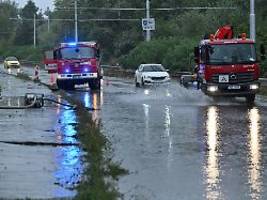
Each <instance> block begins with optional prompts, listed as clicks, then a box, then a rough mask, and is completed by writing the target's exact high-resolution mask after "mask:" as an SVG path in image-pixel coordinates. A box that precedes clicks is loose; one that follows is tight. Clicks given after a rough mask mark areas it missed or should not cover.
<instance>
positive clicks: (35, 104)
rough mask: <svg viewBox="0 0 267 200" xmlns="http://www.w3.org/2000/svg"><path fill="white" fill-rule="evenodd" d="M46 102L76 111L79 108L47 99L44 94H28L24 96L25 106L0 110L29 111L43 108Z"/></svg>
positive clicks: (7, 107) (3, 107) (0, 107)
mask: <svg viewBox="0 0 267 200" xmlns="http://www.w3.org/2000/svg"><path fill="white" fill-rule="evenodd" d="M44 101H49V102H53V103H55V104H58V105H62V106H64V107H68V108H70V109H73V110H75V109H76V108H77V106H76V105H70V104H65V103H62V102H59V101H56V100H54V99H52V98H47V97H45V96H44V94H36V93H27V94H25V96H24V104H25V105H24V106H0V110H3V109H8V110H11V109H13V110H15V109H16V110H18V109H29V108H41V107H43V106H44Z"/></svg>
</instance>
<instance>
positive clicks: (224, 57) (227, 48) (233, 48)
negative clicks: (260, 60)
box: [208, 44, 256, 65]
mask: <svg viewBox="0 0 267 200" xmlns="http://www.w3.org/2000/svg"><path fill="white" fill-rule="evenodd" d="M255 62H256V52H255V46H254V44H222V45H221V44H220V45H211V49H210V50H209V60H208V64H222V65H223V64H245V63H255Z"/></svg>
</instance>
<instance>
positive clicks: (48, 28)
mask: <svg viewBox="0 0 267 200" xmlns="http://www.w3.org/2000/svg"><path fill="white" fill-rule="evenodd" d="M47 32H48V33H50V18H49V15H48V16H47Z"/></svg>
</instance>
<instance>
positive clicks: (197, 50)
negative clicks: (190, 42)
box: [194, 47, 199, 63]
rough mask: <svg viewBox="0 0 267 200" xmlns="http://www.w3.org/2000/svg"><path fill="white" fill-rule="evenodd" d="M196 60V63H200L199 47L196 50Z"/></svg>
mask: <svg viewBox="0 0 267 200" xmlns="http://www.w3.org/2000/svg"><path fill="white" fill-rule="evenodd" d="M194 60H195V62H196V63H198V61H199V48H198V47H195V48H194Z"/></svg>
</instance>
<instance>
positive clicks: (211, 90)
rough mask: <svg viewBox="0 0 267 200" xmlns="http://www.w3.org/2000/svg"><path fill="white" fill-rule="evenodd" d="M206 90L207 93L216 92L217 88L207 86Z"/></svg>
mask: <svg viewBox="0 0 267 200" xmlns="http://www.w3.org/2000/svg"><path fill="white" fill-rule="evenodd" d="M207 90H208V91H209V92H216V91H217V90H218V86H215V85H212V86H208V88H207Z"/></svg>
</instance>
